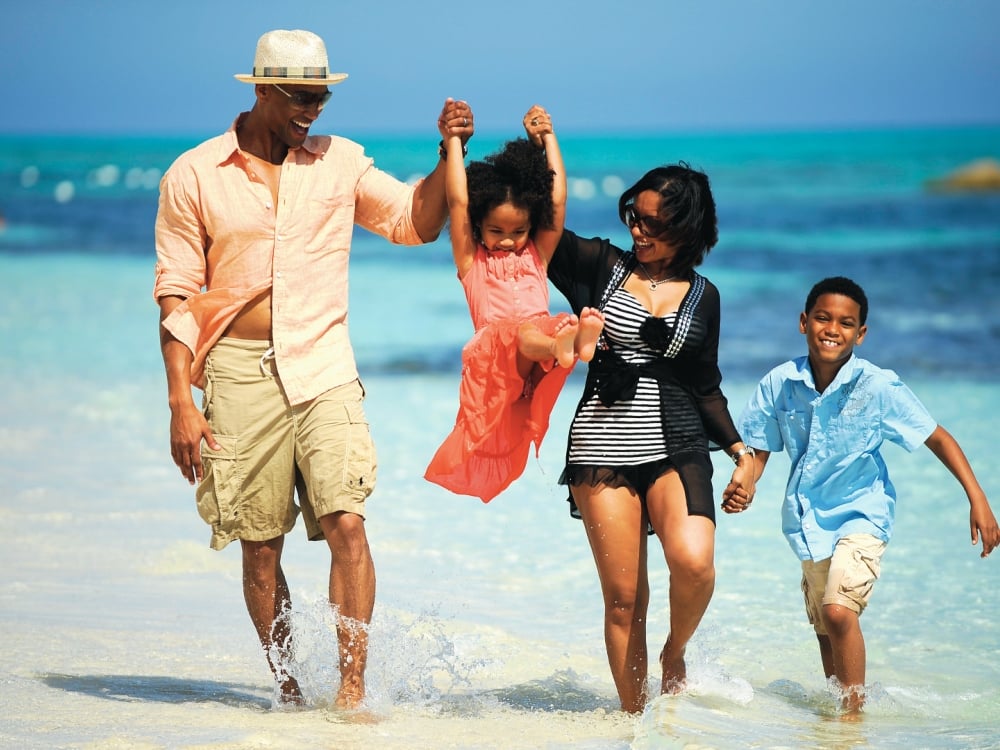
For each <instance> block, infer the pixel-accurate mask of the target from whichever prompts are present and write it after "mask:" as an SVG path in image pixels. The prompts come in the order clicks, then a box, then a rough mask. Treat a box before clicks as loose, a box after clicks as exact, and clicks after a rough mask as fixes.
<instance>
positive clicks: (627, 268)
mask: <svg viewBox="0 0 1000 750" xmlns="http://www.w3.org/2000/svg"><path fill="white" fill-rule="evenodd" d="M635 265H636V259H635V255H634V254H633V253H631V252H625V251H623V250H621V249H620V248H617V247H615V246H614V245H612V244H611V243H610V242H608V241H607V240H603V239H600V238H593V239H583V238H580V237H578V236H577V235H575V234H574V233H572V232H570V231H566V232H564V233H563V237H562V240H561V241H560V244H559V247H558V248H557V250H556V252H555V254H554V256H553V258H552V261H551V262H550V263H549V267H548V275H549V279H550V280H551V281H552V283H553V284H554V285H555V287H556V288H557V289H558V290H559V291H560V292H562V294H563V295H564V296H565V297H566V299H567V300H568V302H569V304H570V306H571V307H572V309H573V311H574V312H576V313H577V314H579V313H580V311H581V310H582V309H583V308H584V307H596V308H599V309H602V310H603V309H604V307H605V305H606V303H607V301H608V300H609V299H610V297H611V295H612V294H613V293H614V292H615V291H616V290H617V289H618V288H619V287H621V285H622V284H623V283H624V281H625V279H627V278H628V275H629V274H630V273H631V272H632V269H633V268H634V267H635ZM689 280H690V281H691V285H692V287H691V291H689V293H688V295H687V297H686V298H685V302H684V303H682V305H681V310H680V311H679V314H678V316H677V319H676V321H675V323H674V325H670V324H668V323H667V322H666V321H664V320H662V319H659V318H655V317H653V316H649V317H648V318H647V320H646V321H645V322H644V323H643V324H642V326H641V328H640V331H639V334H640V336H641V337H642V340H643V341H644V342H645V344H646V345H647V346H649V347H651V348H652V349H654V350H657V351H659V352H662V353H663V356H660V357H657V358H656V359H654V360H653V361H651V362H646V363H641V364H633V363H629V362H627V361H626V360H625V359H623V357H622V356H621V354H619V353H618V352H616V351H615V350H614V349H613V348H612V346H611V345H610V344H609V342H608V340H607V338H606V337H603V336H602V339H601V341H600V343H599V346H598V351H597V354H596V355H595V357H594V359H593V360H592V361H591V362H590V364H589V367H588V369H587V380H586V384H585V386H584V391H583V395H582V397H581V399H580V402H579V404H578V405H577V411H576V415H575V416H574V422H576V420H577V418H578V417H579V416H580V412H581V408H582V407H583V406H584V404H586V403H587V402H588V401H590V400H591V399H592V398H593V396H594V395H595V394H597V396H598V398H599V399H600V401H601V403H602V404H604V405H605V406H609V405H611V404H613V403H615V402H616V401H622V400H629V399H631V398H632V397H633V396H634V394H635V387H636V383H637V382H638V379H639V378H640V377H646V378H651V379H653V380H654V381H655V382H656V384H657V388H658V393H659V412H660V420H661V424H662V428H663V435H664V439H665V442H666V447H667V453H668V457H667V459H666V460H664V461H661V462H657V464H658V465H660V466H658V467H656V468H657V470H656V471H655V472H654V473H653V474H651V475H649V476H650V477H651V478H650V481H652V480H655V478H656V476H659V475H660V474H662V473H663V472H664V471H666V470H667V469H668V468H671V467H673V468H676V469H677V471H678V474H679V475H680V478H681V482H682V483H683V485H684V489H685V492H686V495H687V503H688V512H689V513H690V514H693V515H702V516H705V517H707V518H710V519H711V520H712V521H713V522H714V521H715V502H714V493H713V491H712V483H711V479H712V463H711V459H710V457H709V449H710V446H711V447H712V448H719V447H723V446H729V445H732V444H733V443H736V442H739V440H740V437H739V433H738V432H737V431H736V427H735V425H734V424H733V420H732V417H731V416H730V414H729V409H728V402H727V400H726V397H725V396H724V395H723V393H722V390H721V383H722V374H721V372H720V371H719V367H718V344H719V315H720V312H719V293H718V290H717V289H716V287H715V285H713V284H712V283H711V282H710V281H708V279H706V278H705V277H703V276H700V275H699V274H697V273H694V272H692V273H691V275H690V277H689ZM685 307H687V309H685ZM678 329H680V330H678ZM571 447H572V446H570V445H567V453H566V455H567V463H566V466H565V468H564V470H563V473H562V476H561V477H560V480H559V481H560V483H561V484H570V485H574V484H581V483H582V484H589V485H591V486H596V485H598V484H605V485H608V486H612V487H620V486H624V485H630V482H629V480H628V479H626V478H625V477H624V476H623V475H631V476H636V472H635V468H636V467H635V466H629V465H625V466H608V465H603V466H602V465H594V464H587V465H579V464H571V463H569V455H570V449H571ZM633 489H635V490H636V491H637V492H639V494H640V495H641V496H643V497H644V496H645V490H646V489H647V488H646V487H633ZM569 501H570V506H571V507H570V512H571V513H572V514H573V515H574V516H575V517H577V518H578V517H579V513H578V512H577V510H576V506H575V503H574V502H573V500H572V497H570V498H569Z"/></svg>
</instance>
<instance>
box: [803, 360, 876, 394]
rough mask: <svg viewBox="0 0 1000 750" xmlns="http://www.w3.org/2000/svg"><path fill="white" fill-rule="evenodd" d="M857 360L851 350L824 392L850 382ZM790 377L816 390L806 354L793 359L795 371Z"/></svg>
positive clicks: (829, 391) (830, 391) (855, 370)
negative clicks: (848, 356)
mask: <svg viewBox="0 0 1000 750" xmlns="http://www.w3.org/2000/svg"><path fill="white" fill-rule="evenodd" d="M858 362H859V360H858V358H857V355H855V354H854V353H853V352H852V353H851V356H850V358H849V359H848V360H847V361H846V362H844V366H843V367H841V368H840V370H839V371H838V372H837V376H836V377H835V378H834V379H833V382H832V383H830V385H829V387H828V388H827V389H826V391H824V393H832V392H834V391H836V390H837V389H838V388H840V387H841V386H842V385H844V383H849V382H851V381H852V380H853V379H854V374H855V372H857V369H858ZM790 379H792V380H801V381H802V382H803V383H804V384H805V385H807V386H809V387H810V388H812V389H813V390H816V380H815V379H814V378H813V372H812V367H810V366H809V355H808V354H806V355H805V356H802V357H799V358H798V359H797V360H795V372H794V373H793V374H792V375H791V376H790Z"/></svg>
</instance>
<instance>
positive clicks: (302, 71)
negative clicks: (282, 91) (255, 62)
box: [253, 67, 327, 79]
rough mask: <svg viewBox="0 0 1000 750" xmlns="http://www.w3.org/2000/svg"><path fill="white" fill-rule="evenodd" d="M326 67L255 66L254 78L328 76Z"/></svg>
mask: <svg viewBox="0 0 1000 750" xmlns="http://www.w3.org/2000/svg"><path fill="white" fill-rule="evenodd" d="M326 71H327V69H326V68H279V67H263V68H254V69H253V75H254V78H323V79H325V78H327V72H326Z"/></svg>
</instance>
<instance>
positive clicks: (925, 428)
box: [739, 355, 937, 560]
mask: <svg viewBox="0 0 1000 750" xmlns="http://www.w3.org/2000/svg"><path fill="white" fill-rule="evenodd" d="M936 427H937V422H935V421H934V419H933V418H932V417H931V415H930V414H929V413H928V411H927V409H925V408H924V405H923V404H921V403H920V401H919V400H918V399H917V397H916V396H915V395H914V394H913V392H912V391H911V390H910V389H909V388H908V387H907V386H906V385H905V384H904V383H903V382H902V381H900V379H899V377H898V376H897V375H896V373H895V372H893V371H892V370H884V369H882V368H880V367H876V366H875V365H873V364H872V363H871V362H868V361H867V360H864V359H860V358H858V357H857V356H855V355H851V358H850V359H849V360H848V361H847V362H845V363H844V366H843V367H842V368H841V369H840V372H838V373H837V377H836V378H835V379H834V381H833V382H832V383H831V384H830V385H829V387H828V388H827V389H826V390H825V391H824V392H823V393H818V392H817V391H816V385H815V381H814V380H813V374H812V369H811V368H810V367H809V358H808V357H800V358H798V359H794V360H791V361H789V362H785V363H784V364H782V365H779V366H778V367H775V368H774V369H773V370H771V372H769V373H768V374H767V375H766V376H765V377H764V378H763V379H762V380H761V381H760V383H759V384H758V385H757V389H756V391H755V392H754V394H753V396H751V398H750V401H749V403H748V404H747V406H746V408H745V409H744V410H743V413H742V414H741V415H740V419H739V430H740V434H741V435H742V437H743V442H745V443H746V444H748V445H750V446H752V447H754V448H759V449H761V450H766V451H769V452H771V453H777V452H779V451H782V450H784V451H786V452H787V453H788V456H789V458H790V459H791V462H792V468H791V473H790V475H789V477H788V485H787V487H786V488H785V500H784V503H783V504H782V508H781V528H782V531H783V532H784V534H785V538H786V539H787V540H788V543H789V545H791V547H792V549H793V550H794V551H795V553H796V554H797V555H798V556H799V559H800V560H824V559H826V558H828V557H831V556H832V555H833V548H834V546H836V544H837V541H838V540H839V539H840V538H841V537H843V536H846V535H847V534H856V533H866V534H872V535H873V536H876V537H878V538H879V539H881V540H882V541H884V542H888V541H889V538H890V537H891V536H892V525H893V519H894V517H895V510H896V490H895V488H894V487H893V486H892V482H890V481H889V474H888V472H887V470H886V465H885V461H884V460H883V459H882V454H881V452H880V449H881V447H882V443H883V442H884V441H886V440H889V441H891V442H893V443H896V444H897V445H900V446H902V447H903V448H905V449H906V450H908V451H913V450H916V449H917V448H918V447H920V446H921V445H922V444H923V443H924V442H925V441H926V440H927V438H928V437H930V435H931V433H932V432H934V430H935V428H936Z"/></svg>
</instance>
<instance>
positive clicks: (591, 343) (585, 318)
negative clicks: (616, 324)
mask: <svg viewBox="0 0 1000 750" xmlns="http://www.w3.org/2000/svg"><path fill="white" fill-rule="evenodd" d="M603 330H604V313H602V312H601V311H600V310H598V309H597V308H594V307H585V308H583V310H581V311H580V330H579V332H578V333H577V335H576V342H575V346H576V351H577V353H578V354H579V355H580V359H581V361H583V362H589V361H590V360H592V359H593V358H594V351H595V350H596V349H597V339H598V338H600V336H601V331H603Z"/></svg>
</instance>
